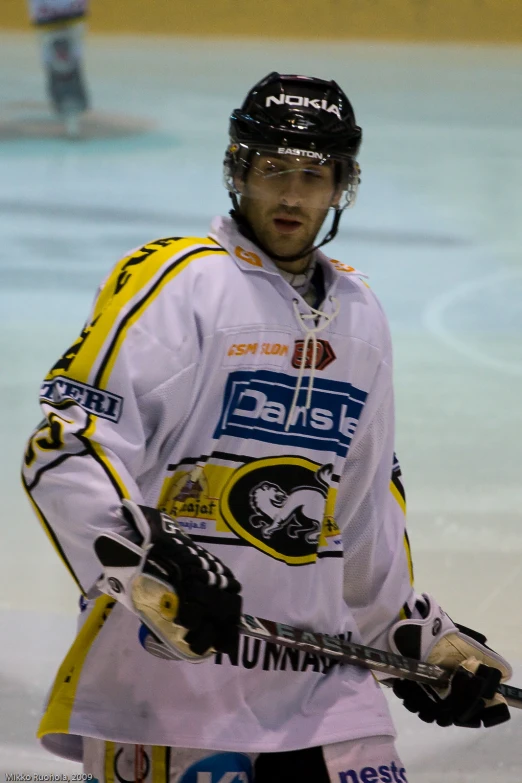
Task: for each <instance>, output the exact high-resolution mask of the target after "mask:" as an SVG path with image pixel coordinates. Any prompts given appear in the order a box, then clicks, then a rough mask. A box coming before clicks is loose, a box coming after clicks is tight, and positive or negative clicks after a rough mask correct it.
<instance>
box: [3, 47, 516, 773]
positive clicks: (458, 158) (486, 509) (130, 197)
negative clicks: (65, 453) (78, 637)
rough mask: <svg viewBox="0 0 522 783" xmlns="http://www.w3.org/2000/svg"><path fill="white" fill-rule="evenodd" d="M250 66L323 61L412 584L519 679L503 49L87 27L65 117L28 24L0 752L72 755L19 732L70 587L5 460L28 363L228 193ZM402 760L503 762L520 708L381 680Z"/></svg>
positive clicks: (25, 401)
mask: <svg viewBox="0 0 522 783" xmlns="http://www.w3.org/2000/svg"><path fill="white" fill-rule="evenodd" d="M271 70H280V71H282V72H293V73H295V72H298V73H299V72H300V73H305V74H309V75H315V76H321V77H323V78H335V79H336V80H337V81H338V82H339V83H340V84H341V85H342V86H343V87H344V88H345V90H346V92H347V93H348V95H349V96H350V97H351V99H352V101H353V104H354V106H355V109H356V115H357V119H358V121H359V123H360V124H361V125H362V126H363V129H364V142H363V147H362V154H361V159H360V160H361V166H362V172H363V181H362V186H361V190H360V197H359V199H358V202H357V205H356V207H355V209H354V210H352V211H348V212H347V213H345V215H344V218H343V221H342V224H341V231H340V233H339V237H338V239H337V240H336V241H335V242H334V243H333V244H332V245H330V248H331V253H332V254H333V255H334V256H335V257H336V258H339V259H340V260H342V261H343V262H347V263H349V264H352V265H354V266H356V267H357V268H359V269H361V270H363V271H365V272H367V273H368V274H369V275H370V283H371V285H372V287H373V289H374V290H375V291H376V292H377V294H378V295H379V296H380V297H381V299H382V301H383V303H384V305H385V308H386V310H387V313H388V315H389V318H390V322H391V327H392V332H393V336H394V342H395V361H396V389H397V412H398V436H397V452H398V455H399V457H400V460H401V463H402V468H403V473H404V479H405V485H406V490H407V495H408V500H409V530H410V537H411V542H412V547H413V555H414V564H415V569H416V585H417V589H418V590H420V591H429V592H432V593H433V594H434V595H435V596H436V597H437V599H438V600H439V602H440V603H441V604H442V605H443V606H444V607H445V608H446V610H447V611H448V612H449V613H450V614H451V615H452V616H453V617H454V618H455V619H456V620H458V621H460V622H462V623H465V624H467V625H469V626H471V627H476V628H477V629H478V630H481V631H483V632H485V633H486V634H487V635H488V637H489V640H490V642H491V645H492V646H493V647H495V648H497V649H498V650H499V651H501V652H503V654H504V655H506V656H507V657H509V658H510V659H511V660H512V661H513V663H514V665H515V669H516V672H515V675H516V676H515V678H514V680H513V681H514V683H515V684H518V685H519V686H521V687H522V609H521V598H522V480H521V479H522V470H521V468H522V264H521V243H522V143H521V140H522V101H521V95H522V50H521V49H517V48H493V47H489V48H486V47H468V48H462V47H460V48H459V47H456V46H445V47H421V46H417V45H411V46H396V45H393V46H392V45H389V46H384V45H382V46H381V45H379V46H377V45H363V44H350V43H335V44H318V43H308V44H305V43H284V42H270V43H269V42H263V41H258V42H253V41H242V40H229V41H223V40H219V41H217V40H206V41H200V42H195V41H191V40H188V39H148V40H147V39H145V40H138V39H135V38H117V39H113V38H109V37H92V38H90V39H89V42H88V49H87V72H88V77H89V82H90V86H91V91H92V97H93V112H92V114H91V115H90V117H88V118H87V119H86V121H85V128H84V134H85V138H84V139H80V140H78V141H68V140H66V139H64V138H62V137H61V136H60V129H59V128H58V127H57V126H56V123H55V122H54V120H53V119H52V117H51V116H50V114H49V112H48V109H47V106H46V103H45V98H44V91H43V76H42V73H41V70H40V66H39V60H38V50H37V46H36V41H35V40H34V39H33V37H32V36H30V35H14V34H10V35H8V34H3V35H0V72H1V73H2V78H1V80H0V236H1V249H0V314H1V315H0V317H1V324H2V329H1V331H0V344H1V376H0V402H1V405H0V411H1V413H0V416H1V417H2V420H1V424H0V432H1V435H2V450H1V452H0V460H1V464H0V498H1V502H2V513H1V521H0V531H1V541H2V545H1V548H0V623H1V628H2V633H1V636H2V643H1V645H0V716H1V717H0V772H2V773H3V772H18V773H22V772H25V773H30V772H33V773H35V772H39V773H58V772H67V771H70V772H72V771H76V772H78V771H80V769H79V767H78V765H75V764H72V763H68V762H65V761H61V760H59V759H56V758H54V757H53V756H51V755H49V754H47V753H46V752H45V751H43V750H41V749H40V748H39V746H38V744H37V742H36V740H35V739H34V732H35V728H36V725H37V721H38V716H39V713H40V709H41V705H42V702H43V700H44V697H45V691H46V689H47V687H48V686H49V684H50V682H51V680H52V677H53V676H54V673H55V671H56V668H57V666H58V665H59V663H60V662H61V660H62V658H63V656H64V654H65V652H66V650H67V648H68V646H69V643H70V641H71V640H72V638H73V635H74V625H75V613H76V603H77V595H76V593H75V587H74V585H73V583H72V581H71V580H70V578H69V577H68V575H67V574H66V572H65V569H63V567H62V565H61V564H60V562H59V560H58V557H57V556H56V554H55V552H54V550H53V548H52V546H51V545H50V543H49V541H48V540H47V538H46V536H45V534H44V532H43V531H42V530H41V529H40V526H39V523H38V522H37V520H36V518H35V517H34V516H33V514H32V511H31V509H30V507H29V503H28V501H27V499H26V498H25V496H24V495H23V493H22V490H21V488H20V483H19V478H18V474H19V463H20V459H21V454H22V451H23V448H24V441H25V439H26V438H27V437H28V435H29V433H30V431H31V429H32V427H33V426H34V425H35V424H36V423H37V422H38V420H39V418H40V414H39V410H38V406H37V394H38V386H39V382H40V380H41V378H42V377H43V375H44V374H45V373H46V371H47V370H48V368H49V367H50V366H51V365H52V364H53V363H54V361H55V360H56V359H57V357H58V356H59V355H61V353H62V352H63V350H64V349H65V348H66V347H68V346H69V345H70V344H71V342H72V341H73V340H74V339H75V338H76V336H77V334H78V333H79V332H80V330H81V328H82V325H83V321H84V319H85V317H86V315H87V311H88V308H89V305H90V302H91V300H92V297H93V294H94V291H95V288H96V285H97V283H98V282H99V281H100V280H101V279H102V278H103V276H104V275H105V274H106V273H107V272H108V271H109V269H110V268H111V266H112V265H113V264H114V263H115V262H116V260H117V259H118V258H119V257H121V256H122V255H124V254H125V253H126V251H127V250H129V249H130V248H132V247H134V246H136V245H139V244H143V243H144V242H146V241H149V240H151V239H154V238H157V237H159V236H176V235H183V234H185V235H191V234H195V235H196V236H199V235H205V233H206V231H207V228H208V224H209V221H210V219H211V218H212V216H213V215H215V214H219V213H224V212H225V211H226V210H228V208H229V207H228V198H227V195H226V192H225V190H224V189H223V187H222V185H221V161H222V158H223V151H224V148H225V144H226V139H227V136H226V131H227V116H228V114H229V112H230V110H231V109H233V108H234V107H235V106H237V105H239V103H240V102H241V100H242V98H243V96H244V95H245V93H246V91H247V89H248V88H249V87H250V86H251V84H253V83H254V82H255V81H257V80H258V79H259V78H261V77H262V76H264V75H265V74H266V73H268V72H269V71H271ZM392 709H393V713H394V716H395V717H396V723H397V727H398V730H399V741H398V745H399V749H400V752H401V753H402V756H403V759H404V761H405V763H406V767H407V770H408V775H409V776H408V780H409V783H442V782H443V781H444V783H467V782H468V781H474V782H475V781H476V783H521V782H522V712H520V711H517V712H516V713H515V714H514V715H513V720H512V721H511V722H510V723H508V724H506V725H505V726H503V727H499V728H497V729H490V730H487V731H486V730H481V731H476V730H463V729H461V730H458V729H439V728H438V727H431V726H426V725H424V724H422V723H421V722H420V721H419V720H418V719H417V718H415V717H413V716H410V715H409V714H408V713H407V712H406V711H405V710H404V709H403V708H402V706H401V705H400V704H398V703H395V702H392Z"/></svg>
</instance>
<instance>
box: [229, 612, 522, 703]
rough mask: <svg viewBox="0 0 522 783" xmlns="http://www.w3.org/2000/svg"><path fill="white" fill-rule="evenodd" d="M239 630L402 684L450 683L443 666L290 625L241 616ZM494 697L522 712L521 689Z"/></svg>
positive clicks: (504, 687)
mask: <svg viewBox="0 0 522 783" xmlns="http://www.w3.org/2000/svg"><path fill="white" fill-rule="evenodd" d="M239 630H240V633H241V634H243V636H251V637H252V638H254V639H262V640H264V641H267V642H271V643H272V644H279V645H281V646H283V647H290V648H292V649H294V650H303V651H304V652H310V653H315V654H316V655H317V654H319V655H325V656H327V657H328V658H333V659H334V660H337V661H339V662H340V663H350V664H352V665H355V666H361V667H362V668H364V669H373V670H375V671H379V672H382V673H383V674H389V675H390V676H391V677H398V678H400V679H403V680H415V681H416V682H426V683H431V684H432V685H437V686H440V687H444V686H445V685H448V684H449V681H450V679H451V674H452V672H451V671H450V670H449V669H444V668H443V667H442V666H435V665H433V664H431V663H423V662H422V661H417V660H415V658H406V657H405V656H403V655H395V654H394V653H389V652H384V650H377V649H375V648H374V647H366V646H365V645H362V644H353V643H352V642H345V641H343V640H341V639H337V637H335V636H328V635H327V634H323V633H312V632H311V631H302V630H299V628H294V627H293V626H292V625H285V624H284V623H276V622H273V621H272V620H263V619H262V618H260V617H254V616H253V615H251V614H244V615H242V617H241V625H240V629H239ZM497 693H499V694H501V695H502V696H504V698H505V699H506V701H507V703H508V704H509V706H510V707H516V708H517V709H522V688H515V687H513V686H512V685H499V687H498V689H497Z"/></svg>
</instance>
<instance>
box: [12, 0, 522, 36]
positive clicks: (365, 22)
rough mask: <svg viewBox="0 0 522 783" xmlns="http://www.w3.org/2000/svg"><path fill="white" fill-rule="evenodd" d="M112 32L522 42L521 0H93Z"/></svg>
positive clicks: (18, 23) (17, 9) (18, 14)
mask: <svg viewBox="0 0 522 783" xmlns="http://www.w3.org/2000/svg"><path fill="white" fill-rule="evenodd" d="M27 24H28V21H27V2H26V0H0V28H5V29H24V28H27ZM90 29H91V30H93V31H96V32H106V33H118V32H122V33H160V34H178V35H226V36H231V35H232V36H233V35H238V36H251V35H253V36H263V37H277V38H281V37H283V38H284V37H288V38H337V39H339V38H352V39H353V38H374V39H375V38H377V39H381V40H393V41H399V40H403V41H477V42H488V41H490V42H494V43H497V42H511V43H515V42H522V0H92V2H91V15H90Z"/></svg>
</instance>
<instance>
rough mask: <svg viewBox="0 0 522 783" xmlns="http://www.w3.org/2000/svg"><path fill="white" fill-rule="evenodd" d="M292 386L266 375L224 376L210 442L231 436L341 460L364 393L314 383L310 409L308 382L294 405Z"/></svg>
mask: <svg viewBox="0 0 522 783" xmlns="http://www.w3.org/2000/svg"><path fill="white" fill-rule="evenodd" d="M296 383H297V378H296V377H292V376H289V375H286V374H284V373H279V372H272V371H270V370H258V371H248V370H239V371H236V372H232V373H230V375H229V376H228V380H227V384H226V388H225V395H224V400H223V405H222V409H221V414H220V417H219V422H218V425H217V427H216V430H215V433H214V437H215V438H219V437H221V436H222V435H232V436H235V437H237V438H242V439H245V438H247V439H253V440H260V441H265V442H268V443H276V444H279V445H291V446H300V447H302V448H305V449H311V450H314V451H316V450H317V451H328V452H334V453H337V454H338V455H339V456H342V457H345V456H346V455H347V453H348V449H349V447H350V443H351V440H352V438H353V435H354V433H355V430H356V428H357V424H358V421H359V418H360V416H361V413H362V410H363V407H364V403H365V401H366V397H367V392H365V391H363V390H362V389H357V388H355V387H354V386H353V385H352V384H350V383H343V382H341V381H332V380H326V379H323V378H314V382H313V393H312V402H311V406H310V407H309V408H306V404H305V403H306V395H307V390H308V378H307V377H305V379H304V383H303V385H302V388H301V389H300V391H299V394H298V397H297V400H296V401H295V403H294V402H293V400H294V393H295V388H296Z"/></svg>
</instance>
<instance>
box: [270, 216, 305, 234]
mask: <svg viewBox="0 0 522 783" xmlns="http://www.w3.org/2000/svg"><path fill="white" fill-rule="evenodd" d="M273 221H274V226H275V227H276V230H277V231H279V232H280V233H281V234H293V233H294V231H297V230H298V229H299V228H301V226H302V225H303V223H302V221H301V220H297V219H296V218H290V217H275V218H273Z"/></svg>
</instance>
